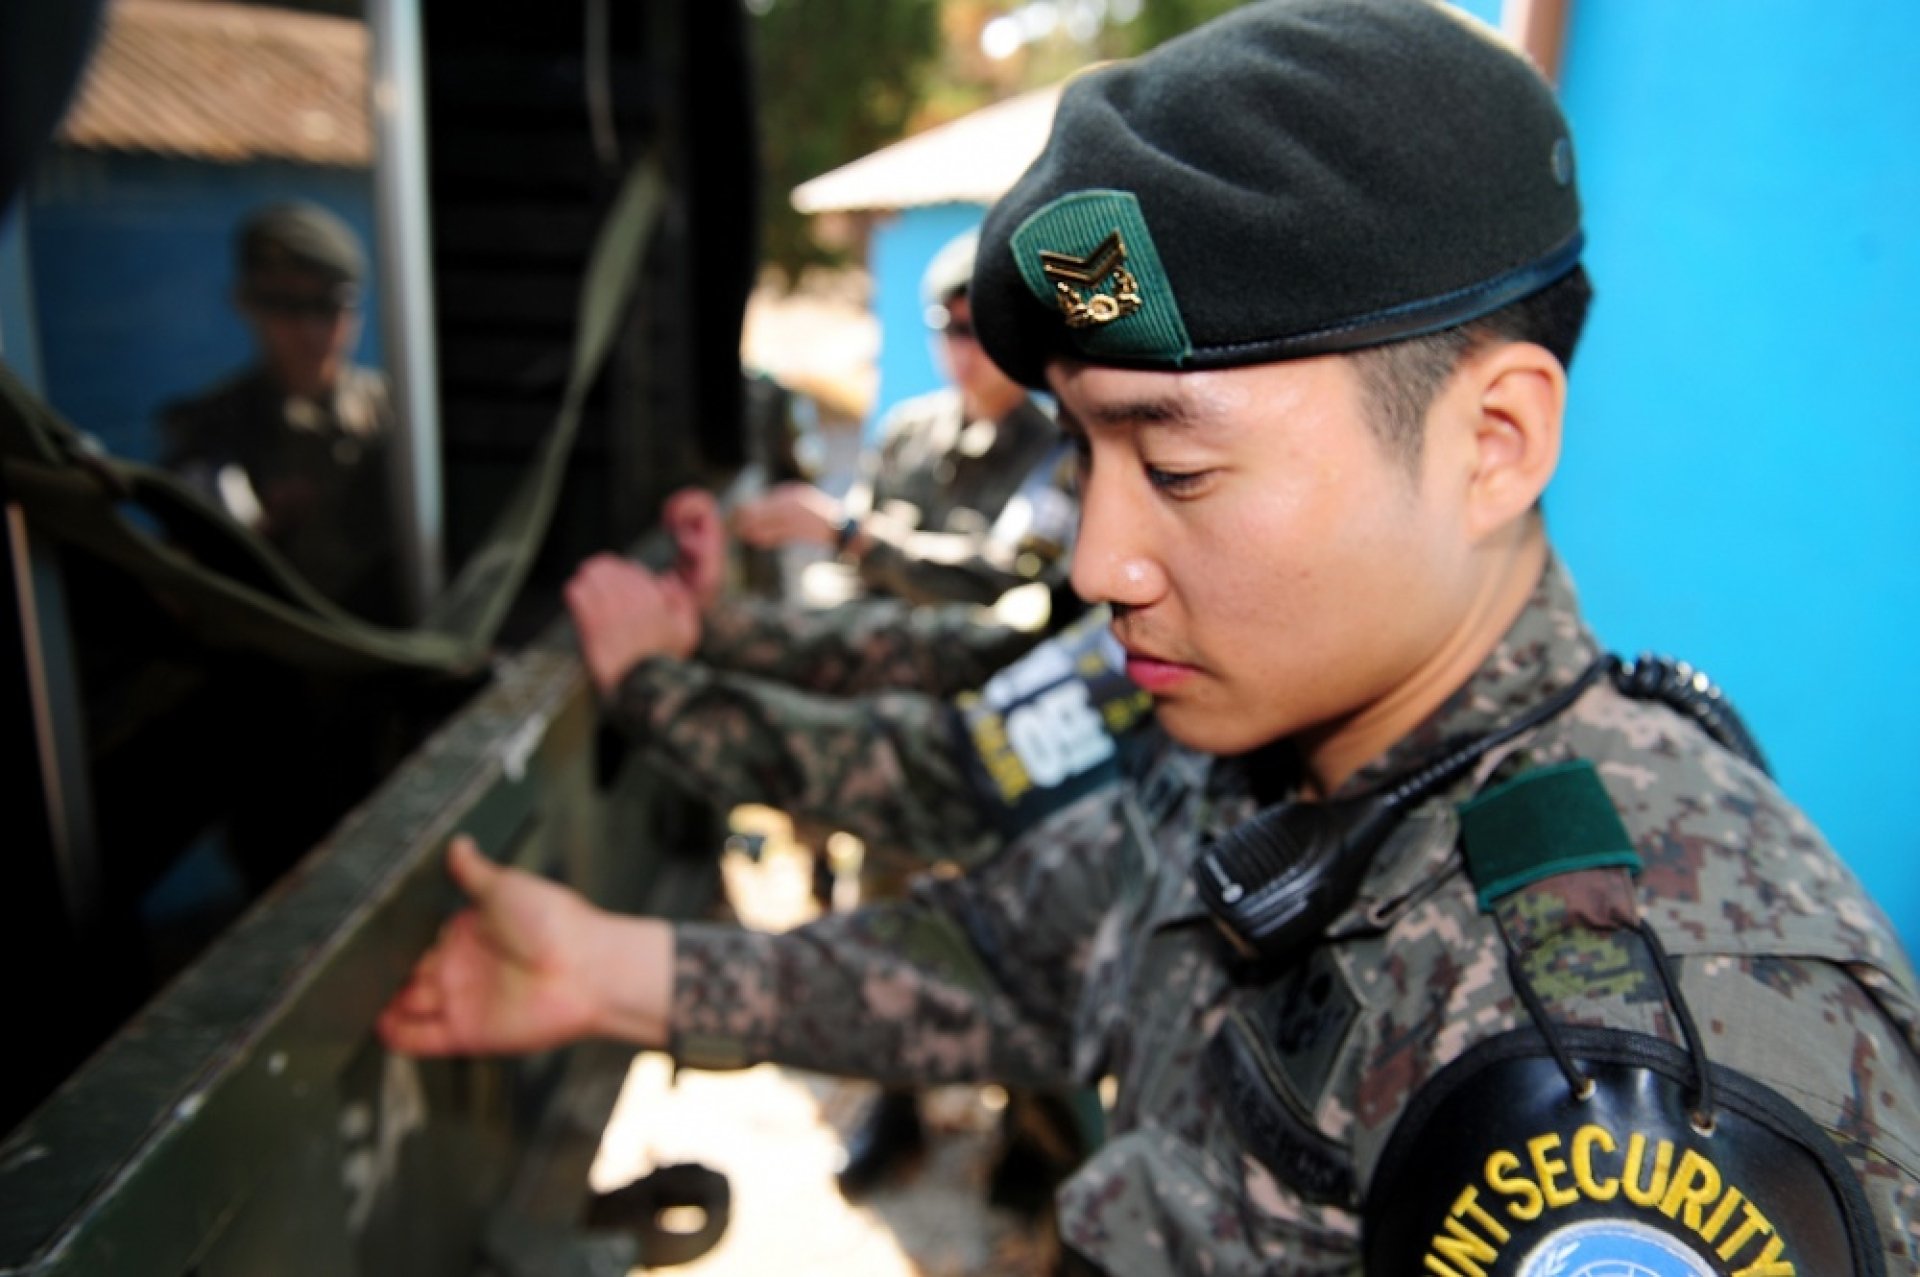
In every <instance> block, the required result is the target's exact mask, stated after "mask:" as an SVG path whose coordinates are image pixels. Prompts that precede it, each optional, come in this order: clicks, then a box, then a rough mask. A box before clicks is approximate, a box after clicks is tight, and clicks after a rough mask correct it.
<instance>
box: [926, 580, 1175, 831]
mask: <svg viewBox="0 0 1920 1277" xmlns="http://www.w3.org/2000/svg"><path fill="white" fill-rule="evenodd" d="M1106 619H1107V618H1106V615H1105V613H1104V612H1094V613H1090V614H1088V616H1086V617H1085V618H1083V619H1082V620H1080V621H1078V622H1076V623H1075V624H1073V625H1071V626H1068V627H1067V628H1066V629H1064V630H1062V631H1061V632H1060V633H1059V634H1057V635H1055V636H1054V637H1053V638H1051V639H1049V640H1047V641H1046V642H1045V643H1042V644H1041V645H1040V646H1039V647H1036V648H1034V649H1033V651H1031V652H1029V653H1027V655H1026V656H1024V657H1022V658H1021V659H1020V660H1018V661H1015V662H1014V663H1013V664H1012V665H1009V666H1008V667H1007V668H1006V669H1003V670H1001V671H1000V672H999V673H998V674H995V675H994V676H993V678H992V679H990V680H989V681H988V682H987V685H986V686H985V687H983V688H981V689H980V690H979V691H978V692H967V693H964V694H962V695H960V696H958V697H956V698H955V700H954V706H955V709H956V710H957V711H958V715H959V729H960V733H961V736H962V741H961V746H962V753H963V755H964V756H965V759H966V765H967V770H968V773H969V775H970V776H971V777H972V779H973V782H974V790H975V793H976V795H977V796H978V797H979V799H980V800H981V802H983V803H984V804H985V805H986V806H987V807H988V808H989V809H990V810H992V811H993V813H994V814H995V818H996V823H997V824H999V825H1000V827H1001V828H1002V830H1003V831H1005V832H1007V833H1010V834H1011V833H1018V832H1019V831H1020V830H1023V829H1026V828H1029V827H1030V826H1032V825H1034V824H1035V823H1037V822H1038V821H1040V820H1041V819H1043V818H1045V817H1046V816H1048V815H1050V814H1052V813H1053V812H1055V811H1057V810H1059V809H1060V808H1062V807H1064V806H1066V805H1067V804H1068V803H1070V802H1072V801H1073V800H1075V799H1076V798H1079V797H1081V796H1082V795H1084V794H1087V793H1090V792H1091V791H1092V790H1094V789H1096V788H1098V787H1099V786H1100V785H1102V784H1105V783H1107V782H1109V781H1111V780H1112V779H1114V778H1115V777H1116V776H1117V775H1118V765H1117V750H1116V741H1117V739H1118V738H1119V737H1120V736H1122V735H1124V734H1125V733H1126V732H1127V731H1129V730H1130V729H1132V728H1133V727H1134V726H1135V725H1136V724H1137V723H1139V722H1140V721H1141V720H1142V719H1144V718H1145V717H1146V716H1147V714H1148V713H1149V712H1151V709H1152V706H1153V699H1152V697H1150V696H1149V695H1148V694H1147V693H1146V692H1143V691H1141V690H1140V689H1139V688H1137V687H1135V686H1134V685H1133V684H1132V683H1130V682H1128V681H1127V678H1126V675H1125V673H1124V672H1123V671H1124V669H1125V656H1124V653H1123V652H1122V651H1121V650H1120V647H1119V643H1118V641H1117V640H1115V639H1114V637H1113V634H1112V632H1111V631H1109V630H1108V629H1107V625H1106Z"/></svg>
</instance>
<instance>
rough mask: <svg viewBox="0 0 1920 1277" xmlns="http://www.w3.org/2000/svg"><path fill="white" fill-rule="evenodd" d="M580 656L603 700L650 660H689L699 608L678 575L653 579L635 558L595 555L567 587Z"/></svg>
mask: <svg viewBox="0 0 1920 1277" xmlns="http://www.w3.org/2000/svg"><path fill="white" fill-rule="evenodd" d="M566 598H567V610H568V611H569V612H571V613H572V614H573V625H574V630H575V631H576V633H577V635H578V637H579V640H580V657H581V659H582V660H583V661H584V662H585V663H586V666H587V674H588V675H589V676H590V677H591V678H592V679H593V685H594V687H595V688H597V689H598V690H599V692H600V694H601V695H602V696H610V695H612V694H613V691H614V689H615V688H617V687H619V686H620V680H621V679H623V678H625V677H626V674H627V671H628V670H630V669H632V668H633V667H634V666H635V665H636V664H638V663H639V662H641V661H643V660H645V659H646V658H647V657H649V656H674V657H680V658H682V659H684V658H686V657H688V656H691V655H692V654H693V650H694V649H695V648H696V647H698V646H699V645H700V609H699V605H698V604H697V603H696V602H695V601H694V597H693V591H692V590H691V589H689V588H688V586H687V583H686V582H685V581H684V580H683V579H681V578H680V577H679V576H655V575H654V574H653V573H651V572H649V571H647V570H646V569H645V568H643V567H641V566H640V565H639V564H638V563H635V562H633V561H632V560H631V559H623V558H621V557H620V556H618V555H614V554H596V555H594V556H593V557H592V558H590V559H588V560H587V561H586V562H585V563H582V564H581V565H580V567H579V569H578V570H577V571H575V572H574V574H573V579H572V580H570V581H568V582H567V590H566Z"/></svg>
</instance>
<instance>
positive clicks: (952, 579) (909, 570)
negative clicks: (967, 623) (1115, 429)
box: [859, 443, 1079, 604]
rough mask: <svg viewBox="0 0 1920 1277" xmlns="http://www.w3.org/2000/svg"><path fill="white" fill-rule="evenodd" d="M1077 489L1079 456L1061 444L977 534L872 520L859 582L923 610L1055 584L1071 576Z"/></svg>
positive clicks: (1076, 521) (1077, 517)
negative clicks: (1068, 566)
mask: <svg viewBox="0 0 1920 1277" xmlns="http://www.w3.org/2000/svg"><path fill="white" fill-rule="evenodd" d="M1077 485H1078V471H1077V465H1076V457H1075V453H1074V450H1073V448H1072V446H1071V445H1069V444H1066V443H1060V444H1058V445H1056V446H1055V447H1054V448H1053V449H1052V450H1051V451H1050V452H1048V453H1047V455H1046V456H1045V457H1043V458H1042V459H1041V461H1040V463H1039V464H1038V465H1036V466H1035V467H1034V468H1033V471H1032V473H1031V474H1030V475H1029V476H1028V477H1027V479H1026V481H1025V482H1024V483H1023V484H1022V485H1021V488H1020V490H1019V491H1018V492H1016V493H1015V494H1014V495H1013V496H1012V497H1011V498H1009V499H1008V501H1007V503H1006V505H1005V507H1004V508H1003V509H1002V510H1001V511H1000V513H999V515H998V517H997V518H995V519H994V521H993V523H992V525H991V526H989V527H986V528H983V529H981V530H980V531H979V532H977V533H961V532H921V531H913V530H910V529H907V528H903V527H901V526H899V525H897V524H895V523H893V522H892V521H891V520H888V519H885V518H876V519H872V520H869V521H868V522H867V525H866V526H867V535H868V538H869V539H870V541H871V544H870V545H869V546H868V548H867V549H866V551H865V552H864V553H863V554H862V555H861V556H860V565H859V566H860V579H861V580H862V581H865V582H866V583H867V585H868V586H870V587H872V588H875V589H879V590H884V591H886V592H889V593H892V594H895V595H898V596H899V597H901V598H904V599H909V600H912V601H913V602H916V603H923V604H926V603H941V602H972V603H991V602H993V601H994V600H996V599H998V598H999V597H1000V596H1001V595H1003V594H1005V593H1006V592H1007V591H1008V590H1011V589H1014V588H1016V587H1018V586H1021V585H1026V584H1028V583H1029V582H1033V581H1042V582H1046V583H1048V584H1053V583H1054V582H1056V581H1058V580H1060V579H1062V578H1064V577H1065V575H1066V573H1065V568H1066V561H1067V554H1068V551H1069V550H1070V549H1071V548H1072V545H1073V538H1074V533H1075V530H1076V525H1077V524H1078V521H1079V499H1078V497H1077V495H1076V490H1077Z"/></svg>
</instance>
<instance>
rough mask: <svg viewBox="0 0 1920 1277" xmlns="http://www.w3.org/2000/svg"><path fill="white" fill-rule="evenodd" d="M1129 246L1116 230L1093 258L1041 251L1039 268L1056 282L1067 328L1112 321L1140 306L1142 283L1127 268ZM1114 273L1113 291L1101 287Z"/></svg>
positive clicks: (1101, 242)
mask: <svg viewBox="0 0 1920 1277" xmlns="http://www.w3.org/2000/svg"><path fill="white" fill-rule="evenodd" d="M1126 260H1127V245H1126V241H1125V240H1123V239H1121V238H1120V232H1119V231H1115V232H1114V233H1113V234H1111V235H1109V236H1107V237H1106V238H1105V239H1103V240H1101V241H1100V247H1098V248H1096V249H1094V250H1093V255H1092V256H1091V257H1075V256H1073V255H1072V254H1071V253H1047V252H1043V253H1041V254H1040V271H1041V273H1042V274H1044V275H1045V276H1046V277H1047V278H1048V279H1050V280H1052V281H1053V293H1054V298H1055V299H1056V300H1057V301H1058V302H1059V303H1060V312H1061V313H1062V314H1064V315H1065V316H1066V317H1067V327H1069V328H1085V327H1086V326H1087V325H1088V324H1110V323H1112V322H1113V321H1114V320H1116V319H1118V318H1120V317H1121V316H1122V315H1131V314H1132V313H1133V312H1134V311H1136V310H1139V309H1140V283H1139V281H1138V280H1136V279H1134V277H1133V272H1132V271H1130V270H1128V269H1127V268H1126V264H1125V263H1126ZM1108 276H1112V282H1113V291H1112V292H1110V293H1103V292H1101V291H1100V288H1101V286H1102V285H1103V284H1105V283H1107V281H1108Z"/></svg>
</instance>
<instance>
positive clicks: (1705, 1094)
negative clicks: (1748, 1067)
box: [1635, 919, 1714, 1134]
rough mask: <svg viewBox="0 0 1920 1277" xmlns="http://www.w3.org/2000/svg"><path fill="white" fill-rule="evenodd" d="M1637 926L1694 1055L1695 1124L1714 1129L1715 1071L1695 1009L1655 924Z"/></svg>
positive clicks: (1643, 923)
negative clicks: (1656, 930) (1686, 994)
mask: <svg viewBox="0 0 1920 1277" xmlns="http://www.w3.org/2000/svg"><path fill="white" fill-rule="evenodd" d="M1635 930H1637V931H1638V932H1639V933H1640V938H1641V939H1642V940H1644V941H1645V942H1646V945H1647V950H1648V952H1650V953H1651V954H1652V955H1653V968H1654V970H1655V971H1657V972H1659V973H1660V984H1661V986H1662V987H1663V988H1665V989H1666V991H1667V1005H1668V1006H1670V1007H1672V1008H1673V1014H1674V1018H1675V1019H1677V1020H1679V1021H1680V1036H1681V1037H1683V1038H1685V1039H1686V1043H1687V1054H1688V1055H1689V1056H1691V1057H1692V1059H1693V1077H1694V1086H1693V1103H1694V1110H1695V1111H1694V1127H1695V1128H1696V1129H1697V1130H1699V1131H1700V1132H1701V1133H1702V1134H1705V1133H1707V1132H1709V1131H1711V1130H1712V1129H1713V1121H1714V1118H1713V1110H1714V1104H1713V1071H1712V1069H1710V1068H1709V1067H1708V1066H1707V1047H1706V1043H1705V1042H1704V1041H1703V1040H1702V1039H1701V1037H1700V1026H1699V1025H1697V1024H1695V1023H1694V1020H1693V1009H1692V1008H1691V1007H1689V1006H1688V1005H1687V1002H1686V999H1685V998H1683V997H1681V996H1680V982H1679V981H1678V980H1677V979H1675V978H1674V974H1673V967H1672V964H1671V962H1670V961H1669V959H1668V958H1667V950H1666V947H1665V946H1664V945H1662V944H1661V943H1660V937H1659V936H1657V935H1655V934H1654V930H1653V928H1652V926H1650V925H1649V924H1648V923H1647V922H1646V921H1645V920H1644V919H1643V920H1642V921H1641V923H1640V925H1639V926H1638V927H1636V928H1635Z"/></svg>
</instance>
